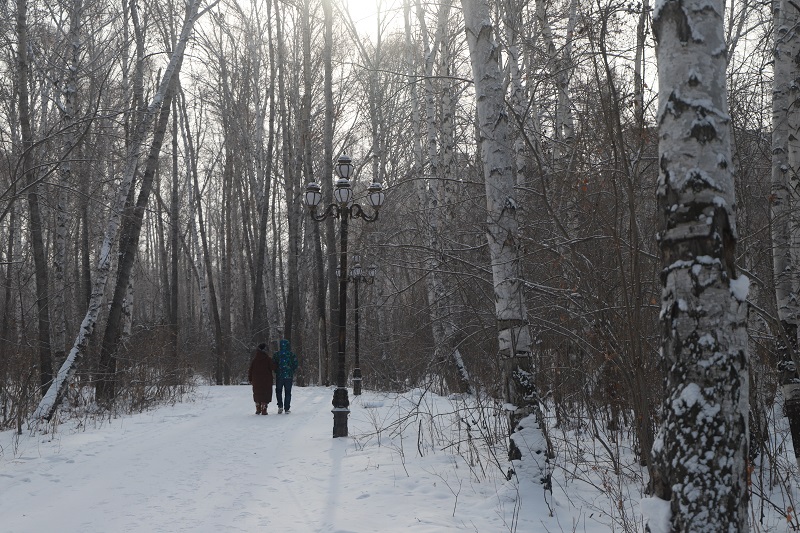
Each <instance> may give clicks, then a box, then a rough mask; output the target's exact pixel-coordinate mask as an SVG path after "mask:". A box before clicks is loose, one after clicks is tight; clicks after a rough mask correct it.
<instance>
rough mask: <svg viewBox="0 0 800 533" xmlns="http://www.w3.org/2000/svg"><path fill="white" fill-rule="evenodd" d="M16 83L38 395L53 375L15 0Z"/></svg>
mask: <svg viewBox="0 0 800 533" xmlns="http://www.w3.org/2000/svg"><path fill="white" fill-rule="evenodd" d="M17 40H18V42H17V86H18V91H19V102H18V104H19V123H20V133H21V135H22V172H23V174H24V175H25V187H26V188H27V189H28V218H29V223H28V226H29V232H30V238H31V245H32V247H33V262H34V268H35V270H36V308H37V317H38V322H39V329H38V331H39V337H38V340H39V342H38V351H39V388H40V390H41V393H42V395H44V394H45V393H46V391H47V387H48V386H49V385H50V382H51V381H52V379H53V362H52V354H51V349H50V306H49V301H50V295H49V290H48V286H47V258H46V257H45V251H44V239H43V237H42V216H41V213H40V211H39V191H38V189H39V187H38V184H37V180H36V171H35V169H34V161H33V148H34V142H33V131H32V130H31V112H30V95H29V94H28V83H29V77H30V68H31V67H30V63H29V60H28V46H29V45H28V2H27V0H17Z"/></svg>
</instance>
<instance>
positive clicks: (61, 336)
mask: <svg viewBox="0 0 800 533" xmlns="http://www.w3.org/2000/svg"><path fill="white" fill-rule="evenodd" d="M82 12H83V0H75V1H74V2H73V3H72V5H71V6H70V14H69V21H70V25H69V32H68V34H67V42H68V45H69V47H70V52H71V53H70V60H69V63H68V64H67V65H66V66H65V70H66V71H67V75H66V79H67V82H66V85H65V87H64V91H63V103H62V108H61V113H62V121H63V123H64V130H65V132H66V134H65V140H64V146H63V148H62V153H61V169H60V173H59V183H60V187H59V189H58V196H57V198H58V202H57V204H56V234H55V246H54V248H55V251H54V255H53V267H54V268H53V271H54V276H53V282H54V284H55V292H54V294H53V322H54V323H53V346H54V353H53V355H54V358H55V362H56V364H57V365H59V366H60V365H61V364H63V362H64V355H65V350H66V346H67V319H66V305H65V303H64V291H65V290H66V282H65V272H66V261H67V225H68V224H69V214H68V211H67V190H69V188H70V186H71V185H70V183H71V181H72V157H73V155H72V152H73V150H74V149H75V147H76V145H77V138H78V133H77V132H76V131H75V96H76V93H77V91H78V69H79V68H80V51H81V32H80V28H81V26H80V22H81V15H82Z"/></svg>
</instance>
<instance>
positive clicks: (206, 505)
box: [0, 386, 784, 533]
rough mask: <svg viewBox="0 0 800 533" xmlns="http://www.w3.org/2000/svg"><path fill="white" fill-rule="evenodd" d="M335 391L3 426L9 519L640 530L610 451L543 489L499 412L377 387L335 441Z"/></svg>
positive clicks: (6, 530) (48, 527)
mask: <svg viewBox="0 0 800 533" xmlns="http://www.w3.org/2000/svg"><path fill="white" fill-rule="evenodd" d="M331 399H332V389H329V388H323V387H309V388H301V387H295V388H294V398H293V401H292V414H289V415H286V414H282V415H278V414H277V412H276V411H277V409H276V407H275V403H274V402H273V403H272V404H271V405H270V415H268V416H257V415H255V414H253V413H254V409H253V405H252V402H251V393H250V387H247V386H233V387H199V388H198V389H197V391H196V393H194V394H193V395H192V398H191V399H190V400H189V401H186V402H184V403H180V404H176V405H174V406H165V407H160V408H158V409H156V410H153V411H150V412H146V413H142V414H137V415H133V416H127V417H120V418H117V419H113V420H108V419H106V420H104V421H102V422H98V421H89V422H87V420H84V421H82V422H80V423H79V422H77V421H71V422H64V423H62V424H61V425H60V426H58V429H57V431H56V433H55V435H42V434H38V435H31V434H30V433H23V435H19V436H18V435H15V434H14V433H13V432H11V431H6V432H3V433H0V531H2V532H3V533H23V532H25V533H27V532H49V531H64V532H81V533H90V532H103V533H109V532H170V533H172V532H180V531H186V532H228V531H245V532H261V531H279V532H283V533H313V532H320V533H376V532H381V533H384V532H394V531H414V532H420V533H425V532H431V533H433V532H436V533H443V532H469V531H476V532H481V533H500V532H503V531H516V532H520V533H523V532H524V533H533V532H562V531H582V532H590V533H597V532H608V531H641V530H642V527H641V524H642V522H641V515H640V511H639V498H640V492H641V481H640V480H639V481H637V477H638V474H637V473H636V472H631V475H630V480H631V481H630V482H629V483H625V482H620V481H619V480H620V479H622V480H625V479H626V476H625V475H624V473H623V475H622V476H609V475H608V473H607V470H608V469H611V468H613V463H612V462H610V461H609V462H607V463H604V462H603V461H602V460H600V461H599V462H595V463H594V464H590V459H591V460H593V461H594V459H596V458H601V456H602V455H603V453H604V452H603V450H602V449H600V450H598V449H594V448H590V447H588V445H587V447H586V449H584V450H583V452H582V453H583V454H584V457H583V458H581V457H576V460H577V461H576V466H574V467H570V468H569V469H568V468H563V467H559V466H556V467H555V469H554V471H553V480H554V489H553V493H552V495H550V494H548V495H547V496H546V497H545V494H544V491H543V490H542V487H541V485H539V484H537V483H535V482H533V481H531V480H527V479H524V478H525V476H524V472H522V471H521V472H520V474H521V475H520V476H519V478H520V479H518V478H517V477H512V479H511V481H508V480H506V477H505V475H504V474H505V473H506V469H507V468H508V464H507V463H506V462H505V461H504V460H503V457H502V453H501V452H500V451H499V450H500V447H499V446H496V445H495V443H494V442H493V437H492V435H493V434H494V433H495V430H497V429H499V428H501V427H502V423H501V421H500V419H501V417H500V416H493V415H491V414H489V415H487V414H486V412H487V410H483V411H480V410H477V409H474V408H471V406H470V405H469V404H465V402H464V401H463V400H460V399H448V398H442V397H439V396H436V395H433V394H430V393H424V392H423V391H420V390H415V391H412V392H410V393H407V394H404V395H387V394H378V393H373V392H369V391H367V392H365V393H364V394H363V395H362V396H360V397H353V396H352V395H351V396H350V399H351V410H352V413H351V416H350V423H349V429H350V437H347V438H339V439H334V438H332V436H331V435H332V426H333V416H332V414H331V411H330V409H331ZM489 411H490V412H491V410H489ZM624 455H625V454H624V453H623V454H622V456H623V457H624ZM581 461H583V462H584V466H579V465H580V464H581ZM556 462H558V461H556ZM565 464H566V463H565ZM625 468H629V467H627V466H626V467H625ZM518 469H519V467H518ZM615 502H616V503H615ZM761 530H762V531H765V530H764V529H761ZM770 530H773V531H783V530H784V529H770Z"/></svg>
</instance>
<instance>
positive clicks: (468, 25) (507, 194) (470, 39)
mask: <svg viewBox="0 0 800 533" xmlns="http://www.w3.org/2000/svg"><path fill="white" fill-rule="evenodd" d="M461 5H462V8H463V10H464V22H465V29H466V35H467V43H468V45H469V52H470V61H471V64H472V73H473V78H474V85H475V99H476V106H477V119H478V120H477V123H478V135H479V143H480V154H481V161H482V163H483V177H484V180H485V187H486V217H487V218H486V238H487V241H488V244H489V257H490V259H491V268H492V280H493V285H494V298H495V317H496V319H497V343H498V353H499V355H500V358H501V360H502V366H503V377H502V379H503V392H504V397H505V398H504V399H505V400H506V401H507V402H508V403H510V404H511V405H513V406H514V407H513V409H514V410H513V411H512V412H511V416H510V429H511V431H512V434H511V446H510V458H511V459H519V458H521V457H522V449H523V447H522V442H521V441H520V442H516V441H515V439H514V435H515V433H516V432H518V431H520V430H522V429H525V428H524V427H523V426H522V424H521V422H522V421H523V419H525V418H526V417H527V416H528V415H531V414H533V413H538V410H539V396H538V392H537V390H536V386H535V384H534V382H533V373H532V370H533V368H532V365H533V359H532V357H531V334H530V328H529V325H528V321H527V316H526V314H527V309H526V304H525V298H524V296H523V289H524V284H523V281H522V279H521V278H520V274H519V273H520V265H519V261H520V255H521V250H520V242H519V235H518V222H517V217H516V214H517V200H516V191H515V190H514V182H515V177H516V173H515V168H514V152H513V148H512V146H511V144H510V143H509V140H510V137H509V132H508V117H507V114H506V109H505V101H504V90H503V74H502V72H501V70H500V64H499V57H498V54H499V50H498V47H497V45H496V43H495V41H494V28H493V26H492V23H491V17H490V13H489V6H488V4H487V3H486V2H485V1H484V0H462V1H461ZM536 418H538V420H537V419H536ZM522 423H523V424H525V425H528V424H538V425H539V429H538V430H537V431H535V434H536V435H537V437H538V438H537V439H536V440H535V442H530V441H528V442H527V445H528V448H527V449H529V451H530V452H531V453H530V454H529V455H528V456H526V460H529V461H537V460H544V458H545V457H547V456H548V450H547V449H546V442H545V439H544V437H543V434H542V428H543V427H544V426H543V420H542V419H541V417H531V418H528V419H527V420H525V421H524V422H522ZM540 467H541V471H542V475H541V478H542V480H543V481H544V482H545V483H546V484H547V483H549V479H548V477H549V476H548V475H547V474H546V471H545V468H544V465H543V464H541V463H540Z"/></svg>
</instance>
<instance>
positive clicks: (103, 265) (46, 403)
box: [31, 0, 200, 422]
mask: <svg viewBox="0 0 800 533" xmlns="http://www.w3.org/2000/svg"><path fill="white" fill-rule="evenodd" d="M199 4H200V0H193V1H192V2H191V3H190V4H188V5H187V7H186V9H187V12H188V13H189V16H187V17H186V20H185V21H184V25H183V28H182V31H181V36H180V39H179V40H178V44H177V46H176V47H175V50H174V51H173V52H172V55H171V56H170V60H169V64H168V65H167V68H166V69H165V70H164V74H163V76H162V79H161V82H160V84H159V86H158V90H157V91H156V93H155V94H154V95H153V99H152V101H151V102H150V104H149V105H148V107H147V110H146V112H145V113H144V115H143V117H142V118H141V120H140V122H139V124H138V125H137V128H136V132H135V134H134V138H133V139H132V142H131V144H130V147H129V149H128V153H127V157H126V164H125V169H124V172H123V175H122V181H121V182H120V184H119V186H118V188H117V191H116V195H115V197H114V199H113V202H112V205H111V210H110V214H109V221H108V225H107V226H106V231H105V234H104V237H103V243H102V245H101V247H100V250H99V252H98V259H97V267H96V268H95V276H94V280H93V282H92V294H91V298H90V301H89V307H88V310H87V312H86V316H84V318H83V321H82V322H81V325H80V329H79V331H78V335H77V337H76V338H75V342H74V344H73V345H72V349H71V350H70V352H69V355H68V356H67V358H66V360H65V361H64V363H63V364H62V365H61V368H60V369H59V371H58V373H57V375H56V377H55V379H54V380H53V383H52V384H51V385H50V387H49V388H48V390H47V392H46V393H45V394H44V395H43V397H42V399H41V401H40V402H39V405H38V406H37V408H36V410H35V411H34V413H33V416H32V417H31V418H32V422H36V421H39V420H41V419H44V420H50V419H51V418H52V416H53V414H54V412H55V410H56V407H58V403H59V402H60V400H61V397H62V396H63V394H64V392H65V390H66V387H67V385H68V384H69V379H70V378H71V377H72V375H73V374H74V373H75V370H76V363H77V362H78V360H79V359H80V358H81V357H82V356H83V355H84V352H85V350H86V345H87V344H88V342H89V339H90V337H91V335H92V333H93V332H94V327H95V324H96V323H97V318H98V316H99V314H100V310H101V309H102V307H103V297H104V294H105V287H106V281H107V280H108V276H109V272H110V268H111V257H112V253H111V252H112V250H113V248H114V244H115V242H116V240H117V233H118V232H117V230H118V229H119V226H120V221H121V217H122V212H123V210H124V207H125V199H126V198H127V197H128V192H129V190H130V188H131V186H132V184H133V178H134V176H135V174H136V170H137V168H138V165H139V158H140V156H141V152H142V149H143V147H144V140H145V137H146V132H147V131H148V130H149V128H150V125H151V124H152V122H153V118H154V117H155V114H156V113H157V112H158V110H159V109H160V108H161V103H162V102H163V100H164V95H165V94H166V92H167V88H168V87H169V85H170V82H171V81H172V78H173V76H174V75H176V70H177V66H178V65H179V64H180V62H181V60H182V58H183V53H184V51H185V50H186V44H187V43H188V41H189V37H190V35H191V33H192V30H193V28H194V23H195V21H196V20H197V17H198V16H199V15H198V7H199Z"/></svg>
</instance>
